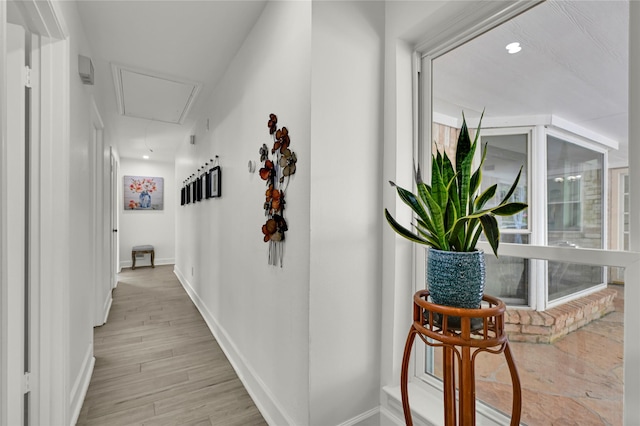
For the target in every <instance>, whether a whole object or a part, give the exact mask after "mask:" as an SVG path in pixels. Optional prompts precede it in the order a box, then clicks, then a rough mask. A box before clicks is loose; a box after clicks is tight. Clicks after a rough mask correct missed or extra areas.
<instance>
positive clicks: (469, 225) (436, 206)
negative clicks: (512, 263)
mask: <svg viewBox="0 0 640 426" xmlns="http://www.w3.org/2000/svg"><path fill="white" fill-rule="evenodd" d="M481 122H482V117H480V123H478V129H477V131H476V134H475V138H474V140H473V142H471V139H470V137H469V130H468V128H467V123H466V120H465V118H464V114H463V115H462V128H461V130H460V136H459V137H458V141H457V147H456V156H455V169H454V164H453V162H452V160H451V159H449V157H448V156H447V154H446V153H444V154H441V153H440V152H438V153H437V155H432V167H431V185H427V184H426V183H424V182H423V181H422V178H421V176H420V168H418V169H417V170H416V173H415V180H416V192H417V194H414V193H412V192H411V191H409V190H406V189H404V188H401V187H399V186H397V185H396V184H395V183H393V182H389V183H390V184H391V185H392V186H394V187H395V188H396V190H397V192H398V195H399V196H400V198H401V199H402V201H404V202H405V203H406V204H407V205H408V206H409V207H411V209H412V210H413V212H414V214H415V223H414V224H413V230H409V229H407V228H405V227H404V226H402V225H401V224H399V223H398V222H397V221H396V220H395V219H394V218H393V216H391V214H390V213H389V211H388V210H387V209H385V216H386V218H387V221H388V222H389V224H390V225H391V227H392V228H393V230H394V231H396V232H397V233H398V234H400V235H401V236H403V237H405V238H407V239H409V240H411V241H413V242H416V243H419V244H424V245H426V246H428V256H427V284H428V286H429V292H430V295H431V299H432V300H433V302H434V303H437V304H440V305H446V306H455V307H461V308H471V309H473V308H478V307H480V303H481V301H482V295H483V293H484V282H485V262H484V252H483V251H482V250H478V249H476V244H477V242H478V239H479V238H480V235H481V234H484V236H485V237H486V239H487V241H488V242H489V244H490V245H491V248H492V249H493V253H494V254H495V256H496V257H497V256H498V245H499V242H500V229H499V228H498V221H497V219H496V216H511V215H514V214H516V213H518V212H520V211H522V210H524V209H525V208H527V204H526V203H521V202H510V201H509V199H510V198H511V196H512V194H513V192H514V191H515V189H516V187H517V185H518V182H519V180H520V175H521V174H522V167H520V172H519V173H518V175H517V177H516V179H515V181H514V182H513V184H512V185H511V188H510V189H509V191H508V192H507V194H506V195H505V196H504V197H503V199H502V200H501V201H500V202H499V203H498V204H497V205H495V206H494V207H486V205H487V202H488V201H489V200H491V199H493V198H494V197H495V195H496V189H497V185H492V186H490V187H489V188H487V189H485V190H484V191H483V192H480V186H481V185H480V184H481V182H482V165H483V163H484V160H485V157H486V154H487V146H486V145H485V146H484V149H483V151H482V155H481V157H480V164H479V165H478V167H477V168H476V169H475V170H473V169H472V163H473V159H474V155H475V152H476V146H477V143H478V138H479V135H480V124H481Z"/></svg>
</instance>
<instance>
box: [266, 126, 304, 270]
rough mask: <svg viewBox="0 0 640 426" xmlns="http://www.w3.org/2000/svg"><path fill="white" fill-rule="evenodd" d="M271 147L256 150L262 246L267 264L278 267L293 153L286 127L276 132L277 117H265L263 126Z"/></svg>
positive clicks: (282, 254) (294, 167) (292, 170)
mask: <svg viewBox="0 0 640 426" xmlns="http://www.w3.org/2000/svg"><path fill="white" fill-rule="evenodd" d="M267 127H268V128H269V135H271V137H272V138H273V147H272V148H271V149H269V147H267V144H263V145H262V148H260V162H261V163H262V168H261V169H260V177H261V178H262V180H264V181H266V185H267V191H266V192H265V202H264V214H265V216H266V218H267V221H266V222H265V224H264V225H262V234H263V236H264V238H263V239H264V242H266V243H269V264H270V265H273V266H277V265H280V267H282V259H283V257H284V240H285V233H286V231H287V230H288V227H287V221H286V220H285V218H284V207H285V204H286V202H285V193H286V190H287V187H288V186H289V179H290V177H291V175H293V174H294V173H295V172H296V161H297V158H296V153H295V152H293V151H291V150H290V149H289V145H290V144H291V139H290V138H289V130H287V128H286V127H282V128H278V117H277V116H276V115H275V114H269V121H268V123H267Z"/></svg>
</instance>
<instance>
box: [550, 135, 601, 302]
mask: <svg viewBox="0 0 640 426" xmlns="http://www.w3.org/2000/svg"><path fill="white" fill-rule="evenodd" d="M603 164H604V155H603V154H601V153H599V152H595V151H592V150H590V149H587V148H584V147H581V146H578V145H575V144H572V143H569V142H566V141H563V140H561V139H558V138H556V137H553V136H548V138H547V202H548V206H547V225H548V232H547V243H548V245H550V246H560V247H569V248H577V247H581V248H602V242H603V237H602V233H603V225H602V210H603V192H602V188H603V184H602V176H603ZM548 270H549V284H548V285H549V300H556V299H559V298H561V297H564V296H568V295H570V294H572V293H575V292H578V291H581V290H586V289H588V288H590V287H593V286H595V285H599V284H602V282H603V281H604V279H603V268H601V267H596V266H582V265H571V264H567V263H561V262H549V269H548Z"/></svg>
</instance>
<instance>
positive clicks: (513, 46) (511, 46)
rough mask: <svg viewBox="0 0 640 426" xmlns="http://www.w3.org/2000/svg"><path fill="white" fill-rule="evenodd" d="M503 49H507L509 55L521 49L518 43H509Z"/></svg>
mask: <svg viewBox="0 0 640 426" xmlns="http://www.w3.org/2000/svg"><path fill="white" fill-rule="evenodd" d="M505 49H507V52H509V54H510V55H513V54H514V53H518V52H519V51H521V50H522V47H520V43H509V44H507V45H506V46H505Z"/></svg>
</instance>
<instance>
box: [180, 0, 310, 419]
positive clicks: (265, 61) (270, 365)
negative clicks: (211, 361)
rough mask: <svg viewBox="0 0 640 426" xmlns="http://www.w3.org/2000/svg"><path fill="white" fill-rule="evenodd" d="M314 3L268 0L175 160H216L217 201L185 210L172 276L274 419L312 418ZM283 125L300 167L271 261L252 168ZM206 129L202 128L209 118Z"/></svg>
mask: <svg viewBox="0 0 640 426" xmlns="http://www.w3.org/2000/svg"><path fill="white" fill-rule="evenodd" d="M310 27H311V3H310V2H268V3H267V5H266V7H265V9H264V11H263V13H262V15H261V17H260V18H259V19H258V21H257V22H256V25H255V26H254V28H253V29H252V31H251V33H250V34H249V35H248V36H247V38H246V40H245V42H244V44H243V46H242V48H241V49H240V51H239V52H238V54H237V55H236V57H235V59H234V60H233V62H232V63H231V64H230V66H229V69H228V70H227V73H226V74H225V76H224V77H223V79H222V81H220V83H219V84H218V87H217V88H216V89H215V90H214V93H213V95H212V97H211V99H210V101H209V106H208V112H207V114H206V116H203V117H201V118H200V120H199V122H198V125H197V128H196V129H195V130H194V133H195V135H196V144H195V145H190V144H189V141H188V140H186V141H184V142H183V145H182V147H181V148H180V149H179V151H178V153H177V158H176V181H177V182H181V181H182V180H184V179H185V178H187V177H188V176H189V175H191V174H192V173H195V172H196V170H197V169H198V168H200V167H202V165H204V163H206V162H208V161H209V159H211V158H214V156H215V155H218V156H219V160H220V165H221V168H222V197H221V198H216V199H210V200H203V201H202V202H199V203H196V204H190V205H186V206H182V207H179V208H178V212H177V216H176V220H177V241H176V274H177V275H178V277H179V278H180V280H181V281H182V282H183V284H184V285H185V287H186V288H187V289H188V290H189V291H190V292H191V294H192V296H193V297H194V299H196V301H197V303H198V304H199V307H200V309H201V311H202V312H203V315H204V317H205V319H206V320H207V321H208V323H209V325H210V327H212V328H213V330H214V332H215V334H216V338H217V340H218V341H219V342H220V344H221V346H223V348H224V349H225V351H226V353H227V355H228V357H229V359H230V361H231V362H232V363H233V365H234V367H235V368H236V370H237V371H238V373H239V376H240V377H241V378H242V379H243V380H244V382H245V384H246V385H247V387H248V388H249V391H250V393H251V394H252V396H253V397H254V400H255V401H256V403H257V405H258V406H259V407H260V408H261V409H262V410H263V412H264V413H265V414H266V415H267V417H269V418H270V421H271V424H277V425H284V424H295V425H305V424H308V422H309V420H308V406H309V403H308V395H309V385H308V383H309V369H308V367H309V354H308V351H309V349H308V348H309V324H308V321H309V320H308V312H309V176H310V170H309V164H310V161H309V153H310V146H309V134H310V128H309V126H310V109H309V108H310V89H309V84H310V77H311V67H310V49H311V31H310ZM270 113H275V114H277V115H278V119H279V124H280V125H284V126H287V127H288V129H289V131H290V136H291V149H292V150H294V151H295V152H296V153H297V157H298V171H297V172H296V174H295V176H294V177H293V178H292V179H291V183H290V185H289V189H288V192H287V202H288V204H287V213H286V216H287V219H288V224H289V232H288V235H287V246H286V254H285V259H284V268H282V269H281V268H274V267H270V266H268V265H267V244H265V243H264V242H263V241H262V236H263V235H262V232H261V228H262V225H263V223H264V221H265V219H264V211H263V208H262V206H263V204H264V193H265V190H266V187H265V183H264V181H262V180H261V179H260V177H259V175H258V173H257V172H256V173H254V174H249V173H248V171H247V161H249V160H254V161H258V160H259V154H258V150H259V148H260V147H261V145H262V143H267V144H268V145H269V144H270V142H269V141H270V137H269V132H268V129H267V121H268V119H269V114H270ZM207 119H209V128H210V130H209V131H207V130H206V121H207Z"/></svg>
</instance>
